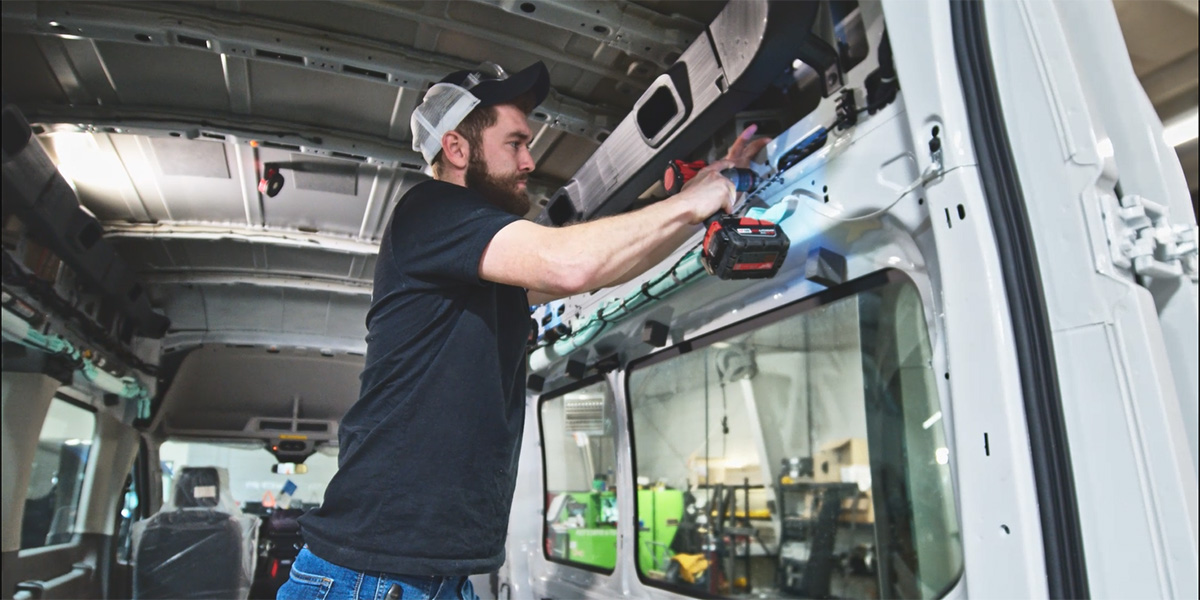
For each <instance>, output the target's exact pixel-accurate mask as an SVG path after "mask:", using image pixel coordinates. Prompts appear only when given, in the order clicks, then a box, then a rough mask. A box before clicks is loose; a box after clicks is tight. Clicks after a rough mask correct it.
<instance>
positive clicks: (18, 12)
mask: <svg viewBox="0 0 1200 600" xmlns="http://www.w3.org/2000/svg"><path fill="white" fill-rule="evenodd" d="M354 4H355V5H357V6H359V7H362V6H364V5H365V6H368V7H371V8H373V9H374V10H377V11H379V12H380V13H381V14H384V15H390V16H392V17H395V18H403V19H412V20H416V21H417V22H419V23H421V24H425V25H436V26H439V27H443V28H447V29H452V30H456V31H463V32H465V33H468V34H470V35H477V36H479V37H480V38H481V39H486V40H488V41H491V42H494V43H497V44H503V45H506V46H507V47H512V48H522V49H527V50H528V51H529V52H531V53H533V54H536V55H538V56H545V57H549V56H553V57H554V58H553V59H552V61H558V62H563V63H566V64H569V65H570V66H572V67H574V68H577V69H581V70H584V71H588V72H591V73H595V74H597V75H601V76H603V77H607V78H610V79H613V80H615V81H617V82H618V83H624V84H628V85H632V86H634V87H636V88H637V89H641V87H644V86H645V84H646V83H647V81H648V79H649V73H646V74H645V76H641V77H637V76H635V75H640V73H635V74H633V75H631V74H627V73H625V72H622V71H618V70H616V69H613V68H610V67H605V66H603V65H601V64H598V63H597V62H596V61H592V60H587V59H580V58H575V57H572V56H570V55H567V54H562V53H561V49H559V48H553V47H548V46H542V45H539V44H536V43H534V42H531V41H529V40H528V39H526V38H523V37H520V36H517V35H514V34H508V33H501V32H487V31H485V30H483V28H480V27H478V26H475V25H470V24H466V23H462V22H459V21H455V20H453V19H450V18H448V17H444V16H437V15H431V14H425V13H417V12H412V11H410V10H407V9H405V8H401V7H395V6H391V5H386V4H374V3H365V4H364V3H361V2H356V3H354ZM3 13H4V21H3V29H4V32H5V33H26V34H40V35H53V36H69V37H67V41H71V42H74V41H80V40H82V41H85V42H88V43H89V44H90V46H91V47H92V49H93V53H92V55H91V56H89V55H88V54H87V53H86V52H79V51H76V52H75V53H74V54H71V53H70V52H68V50H71V49H73V47H74V46H77V45H78V44H72V45H71V46H68V48H67V49H64V50H61V51H57V50H56V49H54V48H53V47H52V46H53V45H54V44H53V42H46V41H43V42H39V44H40V45H41V46H42V48H43V51H44V52H45V53H46V54H47V59H48V60H49V62H50V64H51V67H52V68H53V69H54V71H55V74H56V75H58V76H59V80H60V81H62V82H64V89H65V90H66V91H67V93H68V94H69V96H70V97H71V100H72V102H73V103H76V104H81V103H82V104H93V103H100V104H104V103H105V102H104V101H105V100H106V99H108V100H109V104H111V99H112V98H114V97H119V92H118V91H117V90H115V86H113V85H112V80H111V78H109V79H108V84H109V85H108V86H107V89H105V87H106V86H103V85H97V84H98V83H99V79H98V75H97V74H98V73H103V71H104V68H103V60H102V58H101V57H100V55H99V54H98V53H97V52H96V51H95V42H96V41H106V42H121V43H125V44H141V45H145V46H158V47H177V48H187V49H191V50H196V51H202V52H210V53H215V54H219V55H221V57H222V65H221V66H222V69H223V73H224V77H225V85H226V89H227V93H228V96H229V98H230V105H231V109H232V111H233V112H234V113H238V114H245V113H246V112H248V111H249V109H250V106H249V102H250V98H249V97H248V91H247V86H248V84H247V83H246V79H247V77H246V68H245V65H244V64H242V63H244V62H247V61H263V62H266V63H275V64H286V65H288V66H292V67H300V68H306V69H310V70H315V71H320V72H325V73H335V74H337V75H340V76H346V77H351V78H355V79H363V80H366V81H370V82H373V83H378V84H386V85H390V86H395V87H400V88H405V89H411V90H417V91H423V90H424V89H425V87H426V85H427V84H428V83H431V82H433V81H436V80H438V79H440V78H441V77H442V76H443V75H445V74H446V73H447V72H449V71H453V70H459V69H469V68H473V67H475V63H473V62H469V61H465V60H462V59H459V58H455V57H452V56H448V55H444V54H436V53H432V52H427V51H423V50H419V49H416V48H408V47H402V46H400V45H398V44H395V43H387V44H385V43H382V42H377V41H374V40H370V39H366V38H363V37H356V36H350V35H346V34H341V33H337V32H330V31H323V30H318V29H314V28H310V27H304V26H300V25H295V24H288V23H283V22H280V21H273V20H268V19H264V18H262V17H258V16H254V15H248V14H222V13H220V12H216V11H211V10H202V9H199V8H196V7H194V6H190V5H186V4H177V3H169V4H159V3H151V2H144V3H136V4H132V5H121V4H104V5H93V4H80V3H74V2H61V3H59V2H54V3H44V2H37V3H20V2H5V3H3ZM76 74H79V75H80V76H83V77H85V78H86V83H90V84H92V85H88V86H86V87H85V89H86V91H87V92H90V94H91V95H92V96H90V97H89V96H88V95H86V94H85V92H84V91H82V90H80V89H79V88H80V87H81V86H78V85H75V84H74V81H75V80H76V79H77V75H76ZM89 75H90V77H89ZM93 88H95V89H93ZM398 103H399V100H398ZM408 103H415V100H410V101H409V102H408ZM540 110H541V112H542V113H543V114H544V118H543V119H542V120H543V121H545V122H546V123H549V124H550V125H551V126H552V127H558V128H562V129H564V130H569V131H571V132H572V133H575V134H577V135H583V136H585V137H589V138H592V139H597V138H599V137H602V136H604V135H606V134H607V132H608V129H609V127H608V124H609V123H610V122H613V121H615V119H616V117H617V116H618V115H617V114H616V112H615V111H614V110H612V109H610V108H608V107H604V106H597V105H593V104H590V103H588V102H585V101H583V100H579V99H574V98H568V97H565V96H563V95H562V94H559V93H558V92H555V91H553V90H552V91H551V96H550V98H549V99H548V101H547V102H546V103H544V104H543V105H542V106H541V107H540ZM405 116H406V115H405ZM405 125H406V123H405ZM392 133H393V134H396V133H402V134H404V139H407V127H403V128H399V127H397V128H395V131H393V132H392Z"/></svg>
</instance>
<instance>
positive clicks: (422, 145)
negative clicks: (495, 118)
mask: <svg viewBox="0 0 1200 600" xmlns="http://www.w3.org/2000/svg"><path fill="white" fill-rule="evenodd" d="M530 91H532V92H533V99H534V105H535V106H536V105H538V104H541V103H542V101H544V100H545V99H546V95H547V94H549V93H550V72H549V71H548V70H547V69H546V65H545V64H543V63H542V62H541V61H538V62H536V63H534V64H532V65H530V66H528V67H526V68H525V69H523V70H522V71H520V72H518V73H516V74H515V75H512V76H510V75H509V74H508V73H506V72H505V71H504V69H503V68H501V67H500V66H499V65H497V64H494V63H483V64H482V65H480V67H479V68H478V69H474V70H470V71H455V72H453V73H451V74H449V75H447V76H445V77H443V78H442V80H441V81H439V82H438V83H436V84H434V85H433V87H431V88H429V91H428V92H425V97H424V99H422V100H421V104H419V105H417V107H416V108H415V109H414V110H413V113H412V118H411V119H410V120H409V126H410V127H411V128H412V134H413V146H412V147H413V150H416V151H418V152H420V153H421V156H423V157H424V158H425V162H427V163H429V164H433V159H434V158H437V155H438V153H439V152H441V151H442V136H443V135H445V134H446V132H448V131H453V130H454V128H455V127H458V124H459V123H462V121H463V119H465V118H467V115H468V114H470V113H471V111H472V110H474V109H475V107H476V106H495V105H497V104H504V103H505V102H510V101H512V100H515V99H516V98H517V97H518V96H520V95H522V94H524V93H526V92H530Z"/></svg>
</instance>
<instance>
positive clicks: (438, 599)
mask: <svg viewBox="0 0 1200 600" xmlns="http://www.w3.org/2000/svg"><path fill="white" fill-rule="evenodd" d="M394 586H395V587H396V589H395V591H394V592H393V595H391V596H389V595H388V592H389V591H391V590H392V589H393V587H394ZM396 593H398V594H399V595H395V594H396ZM276 599H277V600H410V599H415V600H479V596H476V595H475V587H474V586H472V585H471V580H470V579H468V578H466V577H422V576H408V575H393V574H390V573H363V572H360V571H355V570H354V569H347V568H345V567H339V566H337V565H335V564H333V563H331V562H329V561H327V560H325V559H322V558H320V557H318V556H317V555H316V554H313V553H312V552H309V550H308V546H305V547H304V549H303V550H301V551H300V554H299V555H298V556H296V562H294V563H292V573H291V574H290V575H288V580H287V583H285V584H283V586H282V587H280V588H279V594H278V595H277V596H276Z"/></svg>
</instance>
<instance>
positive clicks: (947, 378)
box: [946, 373, 950, 381]
mask: <svg viewBox="0 0 1200 600" xmlns="http://www.w3.org/2000/svg"><path fill="white" fill-rule="evenodd" d="M949 379H950V374H949V373H946V380H947V381H949Z"/></svg>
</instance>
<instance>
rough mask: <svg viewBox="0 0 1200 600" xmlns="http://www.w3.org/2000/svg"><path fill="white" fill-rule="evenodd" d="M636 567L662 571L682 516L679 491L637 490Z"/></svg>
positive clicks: (665, 565) (665, 566)
mask: <svg viewBox="0 0 1200 600" xmlns="http://www.w3.org/2000/svg"><path fill="white" fill-rule="evenodd" d="M637 509H638V570H639V571H641V572H642V573H646V574H648V573H650V572H652V571H653V572H658V573H661V572H664V571H666V570H667V564H668V563H669V562H670V560H671V551H670V547H671V541H672V540H674V539H675V531H676V530H677V529H679V520H680V519H681V518H683V491H681V490H668V489H648V490H638V497H637Z"/></svg>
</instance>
